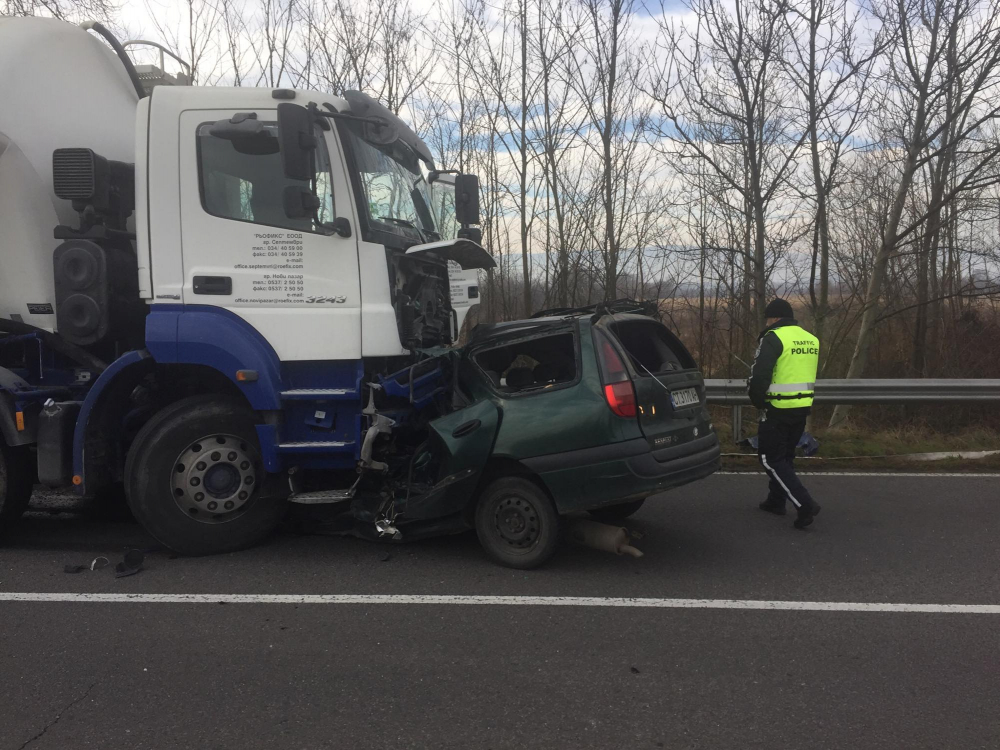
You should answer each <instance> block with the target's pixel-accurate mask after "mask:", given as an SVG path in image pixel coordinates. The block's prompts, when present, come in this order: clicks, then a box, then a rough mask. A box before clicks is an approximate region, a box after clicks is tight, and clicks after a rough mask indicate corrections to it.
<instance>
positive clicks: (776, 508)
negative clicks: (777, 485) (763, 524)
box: [757, 498, 785, 516]
mask: <svg viewBox="0 0 1000 750" xmlns="http://www.w3.org/2000/svg"><path fill="white" fill-rule="evenodd" d="M757 507H758V508H760V509H761V510H766V511H767V512H768V513H774V515H776V516H783V515H785V503H784V501H780V502H779V501H777V500H771V499H770V498H768V499H767V500H765V501H764V502H762V503H761V504H760V505H758V506H757Z"/></svg>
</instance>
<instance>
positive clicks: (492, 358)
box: [473, 332, 578, 393]
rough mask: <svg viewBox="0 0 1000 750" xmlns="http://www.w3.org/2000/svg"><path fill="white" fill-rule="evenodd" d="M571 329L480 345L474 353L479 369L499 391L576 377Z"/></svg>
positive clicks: (539, 388) (552, 385) (543, 385)
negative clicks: (487, 345)
mask: <svg viewBox="0 0 1000 750" xmlns="http://www.w3.org/2000/svg"><path fill="white" fill-rule="evenodd" d="M576 349H577V347H576V337H575V336H574V335H573V333H569V332H567V333H559V334H555V335H552V336H538V337H534V338H530V339H522V340H520V341H514V342H505V343H504V344H503V345H501V346H497V347H494V348H489V349H483V350H480V351H478V352H476V353H475V354H474V355H473V360H474V361H475V363H476V365H477V366H478V367H479V369H480V370H482V371H483V373H484V374H485V375H486V376H487V377H488V378H489V379H490V381H491V382H492V384H493V387H494V389H495V390H497V391H499V392H501V393H521V392H529V391H542V390H545V389H550V388H555V387H558V386H560V385H565V384H568V383H572V382H574V381H575V380H576V379H577V370H578V364H577V360H578V358H577V351H576Z"/></svg>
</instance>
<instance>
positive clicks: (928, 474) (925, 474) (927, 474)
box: [715, 467, 1000, 479]
mask: <svg viewBox="0 0 1000 750" xmlns="http://www.w3.org/2000/svg"><path fill="white" fill-rule="evenodd" d="M795 473H796V474H798V475H799V476H800V477H920V478H922V479H923V478H927V479H935V478H938V477H941V478H947V479H1000V473H993V474H986V473H976V474H973V473H964V474H963V473H961V472H934V471H809V470H808V469H806V470H804V471H803V470H800V468H799V467H796V469H795ZM715 475H721V476H731V477H736V476H758V477H759V476H767V472H764V471H752V470H747V471H717V472H715Z"/></svg>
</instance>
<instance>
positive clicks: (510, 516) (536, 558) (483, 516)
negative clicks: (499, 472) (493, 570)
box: [476, 477, 559, 570]
mask: <svg viewBox="0 0 1000 750" xmlns="http://www.w3.org/2000/svg"><path fill="white" fill-rule="evenodd" d="M476 534H477V535H478V536H479V543H480V544H482V545H483V549H485V550H486V553H487V554H488V555H489V556H490V557H492V558H493V559H494V560H495V561H496V562H498V563H500V564H501V565H505V566H507V567H508V568H519V569H521V570H529V569H531V568H537V567H538V566H539V565H541V564H543V563H544V562H545V561H546V560H548V559H549V558H550V557H552V553H553V552H555V551H556V545H557V544H558V543H559V516H558V514H557V513H556V510H555V508H554V507H553V506H552V501H551V500H549V498H548V496H547V495H546V494H545V493H544V492H543V491H542V489H541V488H540V487H539V486H538V485H537V484H535V483H534V482H532V481H531V480H530V479H525V478H523V477H501V478H500V479H497V480H495V481H493V482H492V483H491V484H489V485H488V486H487V487H486V489H484V490H483V492H482V494H480V496H479V502H478V503H477V504H476Z"/></svg>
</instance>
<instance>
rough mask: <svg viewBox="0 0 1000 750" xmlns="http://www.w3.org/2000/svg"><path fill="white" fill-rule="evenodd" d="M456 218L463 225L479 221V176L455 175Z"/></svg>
mask: <svg viewBox="0 0 1000 750" xmlns="http://www.w3.org/2000/svg"><path fill="white" fill-rule="evenodd" d="M455 219H456V221H458V223H459V224H461V225H462V226H467V225H469V224H478V223H479V177H477V176H476V175H474V174H460V175H456V176H455Z"/></svg>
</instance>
